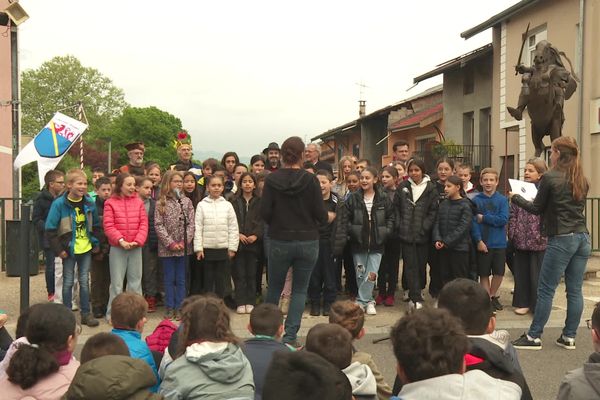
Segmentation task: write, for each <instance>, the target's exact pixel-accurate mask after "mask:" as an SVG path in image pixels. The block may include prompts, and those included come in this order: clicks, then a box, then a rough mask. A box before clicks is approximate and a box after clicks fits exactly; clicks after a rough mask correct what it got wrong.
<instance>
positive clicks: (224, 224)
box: [194, 196, 240, 252]
mask: <svg viewBox="0 0 600 400" xmlns="http://www.w3.org/2000/svg"><path fill="white" fill-rule="evenodd" d="M239 242H240V234H239V228H238V223H237V218H236V216H235V211H234V209H233V206H232V205H231V203H230V202H228V201H227V200H225V199H224V198H223V197H219V198H218V199H213V198H211V197H210V196H209V197H205V198H204V199H203V200H202V201H201V202H200V203H198V207H197V208H196V232H195V233H194V251H196V252H198V251H204V249H227V250H229V251H234V252H235V251H237V249H238V245H239Z"/></svg>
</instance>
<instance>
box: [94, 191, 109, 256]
mask: <svg viewBox="0 0 600 400" xmlns="http://www.w3.org/2000/svg"><path fill="white" fill-rule="evenodd" d="M104 202H106V200H104V199H101V198H100V197H99V196H96V211H98V221H99V225H100V226H99V227H98V230H97V232H98V233H100V235H99V237H100V238H101V239H99V241H100V251H99V252H98V253H96V254H94V256H93V258H94V259H95V260H98V261H100V260H103V259H104V258H105V256H106V255H107V254H108V253H109V251H110V244H109V243H108V238H107V237H106V236H105V235H104Z"/></svg>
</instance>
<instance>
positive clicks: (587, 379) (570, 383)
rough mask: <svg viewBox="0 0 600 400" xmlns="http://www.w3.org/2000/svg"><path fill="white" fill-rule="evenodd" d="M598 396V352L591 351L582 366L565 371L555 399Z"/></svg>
mask: <svg viewBox="0 0 600 400" xmlns="http://www.w3.org/2000/svg"><path fill="white" fill-rule="evenodd" d="M598 398H600V353H593V354H592V355H590V358H589V359H588V362H586V363H584V364H583V367H582V368H577V369H574V370H573V371H570V372H567V374H566V375H565V377H564V378H563V380H562V382H561V384H560V388H559V389H558V395H557V396H556V399H557V400H567V399H598Z"/></svg>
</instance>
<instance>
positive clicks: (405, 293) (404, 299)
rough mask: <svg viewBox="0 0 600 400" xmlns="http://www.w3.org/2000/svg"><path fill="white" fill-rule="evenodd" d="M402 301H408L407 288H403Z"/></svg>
mask: <svg viewBox="0 0 600 400" xmlns="http://www.w3.org/2000/svg"><path fill="white" fill-rule="evenodd" d="M402 301H403V302H405V303H408V302H409V301H410V297H408V290H405V291H404V293H402Z"/></svg>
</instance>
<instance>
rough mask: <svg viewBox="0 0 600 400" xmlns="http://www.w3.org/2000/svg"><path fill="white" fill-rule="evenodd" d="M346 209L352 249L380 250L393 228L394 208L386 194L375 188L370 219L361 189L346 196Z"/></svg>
mask: <svg viewBox="0 0 600 400" xmlns="http://www.w3.org/2000/svg"><path fill="white" fill-rule="evenodd" d="M346 210H347V212H348V236H349V237H350V241H351V242H352V244H353V247H352V249H353V250H355V251H356V250H358V251H380V252H382V251H383V246H384V244H385V241H386V239H387V238H388V236H389V235H390V234H391V232H392V231H393V229H394V209H393V207H392V202H391V201H390V199H389V197H388V195H387V194H385V193H383V192H382V191H381V190H378V189H376V190H375V197H373V208H372V209H371V220H370V221H369V214H368V212H367V206H366V205H365V201H364V193H363V190H362V189H359V190H357V191H356V192H354V193H352V195H351V196H350V197H349V198H348V200H347V201H346Z"/></svg>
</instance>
